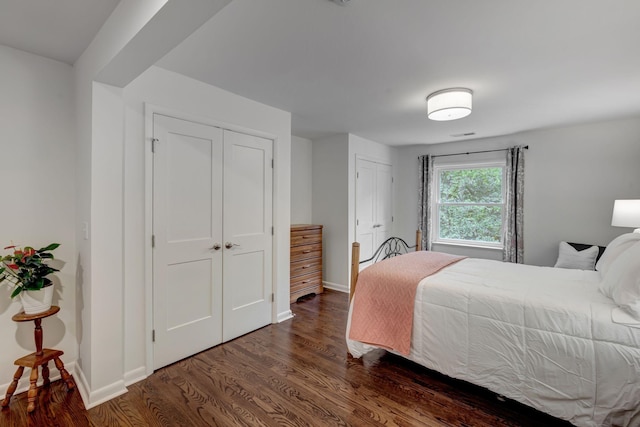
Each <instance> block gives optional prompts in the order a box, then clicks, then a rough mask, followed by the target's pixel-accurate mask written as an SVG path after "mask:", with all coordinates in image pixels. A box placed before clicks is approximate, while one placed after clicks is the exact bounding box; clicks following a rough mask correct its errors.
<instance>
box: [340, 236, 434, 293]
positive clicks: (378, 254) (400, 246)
mask: <svg viewBox="0 0 640 427" xmlns="http://www.w3.org/2000/svg"><path fill="white" fill-rule="evenodd" d="M421 244H422V233H421V232H420V230H417V231H416V244H415V246H409V245H408V244H407V242H405V241H404V240H402V239H401V238H400V237H389V238H388V239H387V240H385V241H384V242H383V243H382V244H381V245H380V247H379V248H378V249H376V251H375V253H374V254H373V256H372V257H371V258H369V259H365V260H364V261H360V243H358V242H353V244H352V245H351V281H350V284H349V301H351V299H352V298H353V293H354V292H355V290H356V282H357V281H358V274H359V273H360V264H362V263H364V262H369V261H373V262H378V261H382V260H383V259H387V258H391V257H394V256H396V255H402V254H406V253H408V252H409V249H414V248H415V250H416V251H420V250H422V247H421Z"/></svg>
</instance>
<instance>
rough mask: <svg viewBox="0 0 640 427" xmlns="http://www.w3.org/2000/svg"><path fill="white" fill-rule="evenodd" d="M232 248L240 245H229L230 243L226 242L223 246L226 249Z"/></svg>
mask: <svg viewBox="0 0 640 427" xmlns="http://www.w3.org/2000/svg"><path fill="white" fill-rule="evenodd" d="M234 246H240V245H237V244H235V243H231V242H227V243H225V244H224V247H225V248H227V249H231V248H232V247H234Z"/></svg>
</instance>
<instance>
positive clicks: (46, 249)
mask: <svg viewBox="0 0 640 427" xmlns="http://www.w3.org/2000/svg"><path fill="white" fill-rule="evenodd" d="M58 246H60V243H51V244H50V245H49V246H46V247H44V248H41V249H38V250H37V251H36V252H38V253H40V252H45V251H52V250H54V249H56V248H57V247H58Z"/></svg>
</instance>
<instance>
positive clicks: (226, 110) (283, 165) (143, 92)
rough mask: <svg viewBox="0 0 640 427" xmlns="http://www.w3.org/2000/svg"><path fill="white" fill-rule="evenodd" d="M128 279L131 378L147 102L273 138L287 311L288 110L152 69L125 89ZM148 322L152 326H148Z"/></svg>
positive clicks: (140, 334) (136, 349)
mask: <svg viewBox="0 0 640 427" xmlns="http://www.w3.org/2000/svg"><path fill="white" fill-rule="evenodd" d="M124 102H125V122H126V125H125V148H124V149H125V153H124V159H125V160H124V162H125V167H124V176H125V179H124V181H125V182H124V224H125V225H124V227H125V233H124V235H125V239H124V260H125V262H124V283H125V286H124V287H125V295H124V300H125V324H124V330H125V352H124V358H125V360H124V363H125V367H124V368H125V373H126V375H127V379H128V381H130V380H134V379H136V377H137V376H138V375H139V374H143V373H144V371H145V367H146V368H148V366H146V360H145V354H146V346H147V344H148V341H149V335H147V334H146V333H145V332H146V331H145V324H146V323H145V322H146V321H147V318H146V315H145V301H146V300H145V298H146V295H145V280H146V278H145V251H146V250H149V249H150V242H149V241H148V240H147V239H146V238H145V227H146V219H145V200H149V197H150V195H149V194H145V152H146V151H148V150H149V139H148V138H146V136H147V135H145V106H144V103H145V102H146V103H149V104H152V105H154V106H157V107H162V108H164V109H168V110H171V111H175V113H176V114H178V115H183V116H184V115H186V116H189V117H191V118H194V119H196V120H197V119H198V118H202V120H204V121H206V122H211V121H213V122H215V123H216V124H219V125H225V124H228V125H230V126H232V127H233V128H238V127H240V128H243V129H245V130H247V131H251V130H254V131H258V132H260V133H263V134H268V135H272V136H273V137H275V144H274V159H275V176H274V222H275V228H276V236H275V252H274V260H275V263H276V265H275V268H274V273H275V282H274V286H275V287H276V298H277V300H276V318H274V321H277V320H282V319H285V318H287V317H289V316H290V314H291V312H290V306H289V224H290V211H291V207H290V202H289V200H290V190H291V187H290V186H291V183H290V173H291V172H290V171H291V157H290V153H291V114H290V113H288V112H285V111H282V110H279V109H276V108H273V107H269V106H267V105H264V104H260V103H258V102H255V101H252V100H250V99H247V98H243V97H240V96H237V95H234V94H232V93H230V92H227V91H224V90H222V89H218V88H216V87H213V86H209V85H206V84H204V83H201V82H198V81H196V80H193V79H190V78H187V77H184V76H182V75H179V74H176V73H173V72H170V71H166V70H164V69H161V68H158V67H151V68H150V69H149V70H147V71H145V72H144V73H143V74H142V75H141V76H140V77H138V78H137V79H136V80H134V81H133V82H132V83H131V84H129V85H128V86H127V87H126V88H125V89H124ZM149 326H150V325H149Z"/></svg>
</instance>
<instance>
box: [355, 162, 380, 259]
mask: <svg viewBox="0 0 640 427" xmlns="http://www.w3.org/2000/svg"><path fill="white" fill-rule="evenodd" d="M375 226H376V164H375V163H374V162H370V161H368V160H363V159H356V241H357V242H359V243H360V258H361V259H367V258H369V257H370V256H371V255H372V254H373V251H374V250H375V249H376V245H375V242H376V233H375V230H376V227H375Z"/></svg>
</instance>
